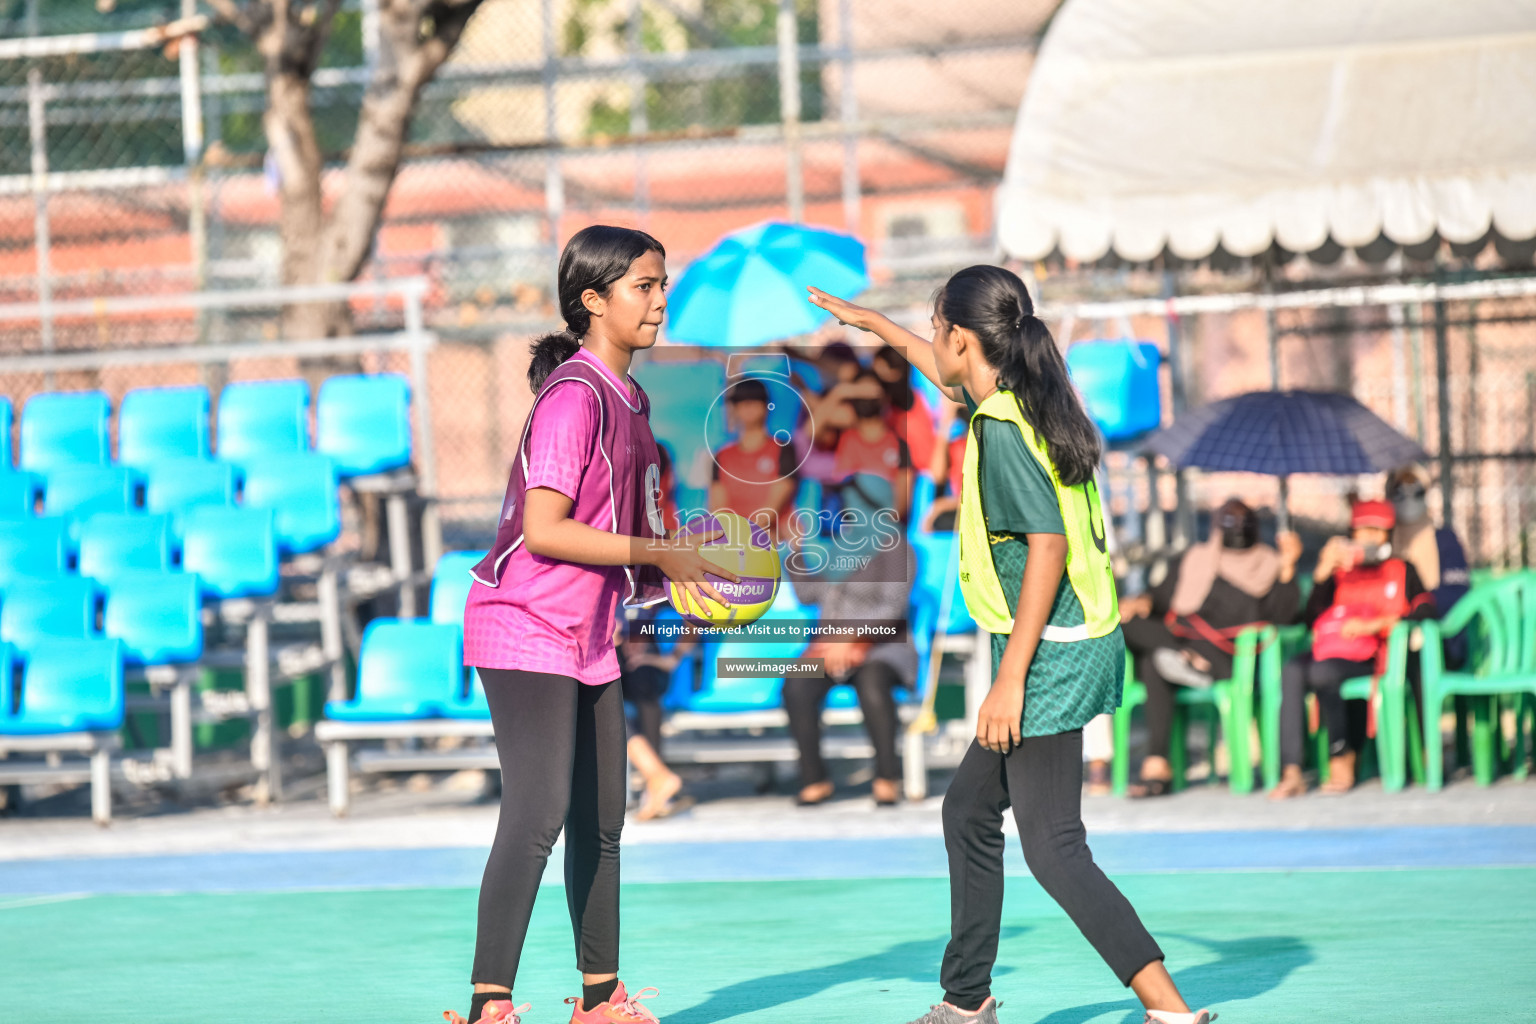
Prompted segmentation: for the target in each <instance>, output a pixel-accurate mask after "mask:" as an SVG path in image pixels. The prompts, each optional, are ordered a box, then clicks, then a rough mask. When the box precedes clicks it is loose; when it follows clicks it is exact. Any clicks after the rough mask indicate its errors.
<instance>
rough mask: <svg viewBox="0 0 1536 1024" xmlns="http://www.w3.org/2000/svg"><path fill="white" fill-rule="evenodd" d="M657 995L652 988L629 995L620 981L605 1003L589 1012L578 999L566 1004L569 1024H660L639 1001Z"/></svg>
mask: <svg viewBox="0 0 1536 1024" xmlns="http://www.w3.org/2000/svg"><path fill="white" fill-rule="evenodd" d="M659 995H661V992H660V991H659V990H657V989H654V988H643V989H641V990H640V991H639V992H636V993H635V994H634V995H630V994H629V993H628V992H626V991H624V983H623V982H622V981H621V982H619V987H618V988H616V989H614V990H613V995H611V996H609V997H608V1001H607V1002H606V1003H598V1004H597V1005H596V1006H594V1007H592V1009H590V1010H583V1009H582V1008H581V1000H580V999H579V998H571V999H567V1000H566V1002H567V1003H569V1004H570V1006H571V1024H661V1021H660V1019H659V1018H658V1017H657V1016H656V1015H655V1014H654V1013H652V1012H651V1011H650V1010H647V1009H646V1008H645V1007H643V1006H641V1005H640V1000H642V999H649V998H651V997H652V996H659Z"/></svg>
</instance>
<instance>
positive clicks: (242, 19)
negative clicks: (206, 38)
mask: <svg viewBox="0 0 1536 1024" xmlns="http://www.w3.org/2000/svg"><path fill="white" fill-rule="evenodd" d="M203 2H204V3H205V4H207V5H208V6H209V7H211V8H213V13H214V14H216V15H218V16H219V20H220V21H224V22H227V23H229V24H231V25H233V26H234V27H235V28H237V29H239V30H240V31H241V32H243V33H244V34H246V35H248V36H254V35H255V34H256V33H257V32H258V31H259V30H260V26H259V21H258V19H257V18H255V17H254V16H253V15H252V13H251V11H250V7H251V6H253V5H251V4H247V5H246V6H244V7H242V6H241V5H240V4H238V3H236V0H203Z"/></svg>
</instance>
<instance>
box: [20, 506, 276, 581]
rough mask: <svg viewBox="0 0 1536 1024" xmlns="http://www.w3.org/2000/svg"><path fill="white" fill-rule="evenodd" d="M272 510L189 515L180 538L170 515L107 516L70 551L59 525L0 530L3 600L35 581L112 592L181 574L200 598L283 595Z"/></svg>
mask: <svg viewBox="0 0 1536 1024" xmlns="http://www.w3.org/2000/svg"><path fill="white" fill-rule="evenodd" d="M274 520H275V517H274V515H273V513H272V511H271V510H270V509H255V508H226V507H221V506H213V505H205V506H197V507H194V508H190V509H188V510H187V511H186V513H185V515H184V516H183V518H182V520H181V530H180V532H179V533H178V532H177V531H176V530H175V529H174V528H173V526H172V520H171V517H170V516H169V515H151V514H143V513H111V512H103V513H98V514H96V515H94V516H91V517H90V518H89V519H86V520H84V521H83V522H82V523H81V525H80V532H79V540H78V542H77V543H75V544H71V542H70V537H69V530H68V528H67V524H66V523H65V521H64V520H63V519H60V518H38V519H29V520H20V521H16V522H10V523H5V524H4V526H3V528H0V597H3V596H4V595H6V594H8V593H9V592H10V591H11V589H13V588H14V587H16V586H18V585H21V584H24V583H26V582H27V581H29V580H33V581H35V580H39V579H41V580H51V579H58V578H68V577H69V574H71V573H75V574H77V575H78V576H79V577H85V578H87V579H90V580H95V581H96V582H97V583H99V584H102V585H111V584H113V583H115V582H117V581H118V580H119V579H121V578H122V577H124V576H125V575H129V574H137V573H145V572H149V573H179V574H181V575H185V576H187V577H189V578H191V579H195V580H196V581H197V586H198V590H199V593H200V595H201V596H203V597H209V598H232V597H258V596H265V595H267V594H271V593H273V592H275V591H276V590H277V584H278V563H277V543H276V539H275V528H274Z"/></svg>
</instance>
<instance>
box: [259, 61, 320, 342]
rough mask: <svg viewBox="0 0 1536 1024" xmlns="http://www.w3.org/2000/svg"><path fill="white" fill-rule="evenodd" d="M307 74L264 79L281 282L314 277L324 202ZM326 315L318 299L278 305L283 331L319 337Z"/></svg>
mask: <svg viewBox="0 0 1536 1024" xmlns="http://www.w3.org/2000/svg"><path fill="white" fill-rule="evenodd" d="M309 99H310V87H309V80H308V79H307V78H299V77H298V76H296V75H291V74H278V75H273V76H271V77H270V78H268V80H267V111H266V114H265V115H264V116H263V117H262V126H263V127H264V128H265V129H266V134H267V144H268V146H270V147H271V153H272V159H273V161H274V163H275V164H276V167H277V173H278V177H279V180H280V184H279V186H278V192H279V195H280V197H281V200H282V201H281V207H280V214H279V218H278V229H279V236H280V238H281V239H282V243H283V266H282V281H283V284H285V285H305V284H314V283H316V282H317V281H318V280H319V279H320V278H319V274H318V271H319V267H320V260H319V258H318V256H319V252H320V238H321V233H322V230H323V228H324V207H323V199H322V196H321V189H320V175H321V172H322V170H323V168H322V165H321V158H320V147H319V145H318V144H317V143H316V141H315V124H314V120H313V119H312V118H311V116H310V109H309ZM325 321H326V315H325V310H324V307H323V306H322V305H321V304H315V303H311V304H304V305H294V306H288V307H286V308H285V309H284V310H283V325H282V327H283V337H284V338H287V339H289V340H301V339H308V338H323V337H326V336H327V332H326V330H325V329H324V327H325Z"/></svg>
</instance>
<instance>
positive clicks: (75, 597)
mask: <svg viewBox="0 0 1536 1024" xmlns="http://www.w3.org/2000/svg"><path fill="white" fill-rule="evenodd" d="M97 596H98V591H97V589H96V584H95V583H94V582H93V581H91V580H88V579H82V578H81V577H79V576H56V577H54V578H53V579H34V580H21V581H18V582H17V583H15V584H13V585H12V586H10V587H9V588H7V589H6V592H5V601H4V602H3V603H0V640H3V641H4V642H6V643H8V644H10V645H11V646H12V647H13V648H14V649H15V650H17V651H21V652H26V651H30V650H32V649H33V648H34V647H36V646H37V645H38V644H39V643H40V642H42V641H45V640H85V639H87V638H89V637H94V636H97V635H99V634H98V633H97V632H96V599H97Z"/></svg>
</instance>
